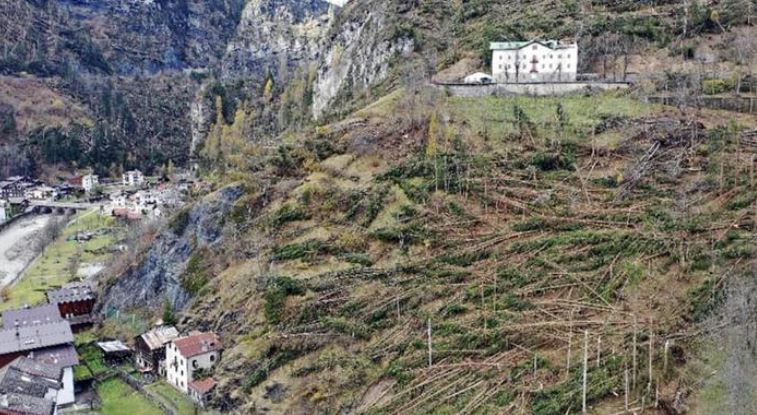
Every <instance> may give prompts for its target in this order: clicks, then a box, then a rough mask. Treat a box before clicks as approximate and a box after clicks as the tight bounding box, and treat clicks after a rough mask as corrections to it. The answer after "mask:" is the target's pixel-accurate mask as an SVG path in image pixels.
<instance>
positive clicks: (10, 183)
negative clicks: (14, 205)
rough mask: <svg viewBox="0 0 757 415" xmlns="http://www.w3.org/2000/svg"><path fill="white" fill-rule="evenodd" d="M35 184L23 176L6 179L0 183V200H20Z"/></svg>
mask: <svg viewBox="0 0 757 415" xmlns="http://www.w3.org/2000/svg"><path fill="white" fill-rule="evenodd" d="M34 184H35V182H34V181H32V180H31V179H29V178H27V177H23V176H13V177H8V178H7V179H5V180H2V181H0V199H21V198H23V197H24V193H25V192H26V190H27V189H29V188H30V187H32V186H34Z"/></svg>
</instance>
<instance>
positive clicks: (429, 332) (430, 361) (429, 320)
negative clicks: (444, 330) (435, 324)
mask: <svg viewBox="0 0 757 415" xmlns="http://www.w3.org/2000/svg"><path fill="white" fill-rule="evenodd" d="M427 331H428V367H429V368H431V365H432V363H433V360H432V346H431V319H430V318H429V319H428V329H427Z"/></svg>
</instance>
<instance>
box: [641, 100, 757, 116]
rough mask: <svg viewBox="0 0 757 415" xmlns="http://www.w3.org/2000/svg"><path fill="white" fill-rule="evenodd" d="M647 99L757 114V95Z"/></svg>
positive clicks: (656, 101)
mask: <svg viewBox="0 0 757 415" xmlns="http://www.w3.org/2000/svg"><path fill="white" fill-rule="evenodd" d="M647 101H648V102H651V103H654V104H664V105H676V106H677V105H680V104H682V103H683V104H685V105H687V106H690V107H692V106H695V105H699V106H702V107H705V108H714V109H720V110H727V111H736V112H743V113H746V114H757V97H710V96H699V97H694V98H686V99H681V98H679V97H669V96H651V97H648V98H647Z"/></svg>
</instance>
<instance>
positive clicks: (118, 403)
mask: <svg viewBox="0 0 757 415" xmlns="http://www.w3.org/2000/svg"><path fill="white" fill-rule="evenodd" d="M97 394H98V395H100V399H101V400H102V407H101V408H100V413H101V414H102V415H133V414H140V415H163V411H161V410H160V408H158V407H157V406H155V405H154V404H152V403H151V402H150V401H148V400H147V399H146V398H145V397H144V396H142V395H140V394H139V393H138V392H137V391H135V390H134V389H132V388H131V387H130V386H129V385H127V384H126V383H124V382H123V381H121V380H120V379H117V378H111V379H108V380H106V381H104V382H101V383H100V384H98V385H97Z"/></svg>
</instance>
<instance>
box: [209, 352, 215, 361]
mask: <svg viewBox="0 0 757 415" xmlns="http://www.w3.org/2000/svg"><path fill="white" fill-rule="evenodd" d="M210 361H211V362H215V361H216V355H214V354H212V355H210Z"/></svg>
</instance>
